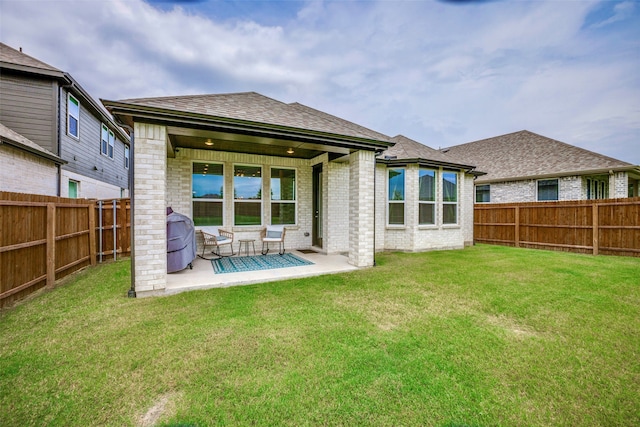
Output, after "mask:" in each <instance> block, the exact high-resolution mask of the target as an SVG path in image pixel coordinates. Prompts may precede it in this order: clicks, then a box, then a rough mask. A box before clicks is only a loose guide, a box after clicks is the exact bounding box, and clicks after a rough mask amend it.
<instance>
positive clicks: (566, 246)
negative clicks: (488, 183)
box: [473, 197, 640, 256]
mask: <svg viewBox="0 0 640 427" xmlns="http://www.w3.org/2000/svg"><path fill="white" fill-rule="evenodd" d="M473 234H474V240H475V241H476V242H479V243H490V244H500V245H508V246H516V247H526V248H540V249H553V250H562V251H570V252H578V253H589V254H594V255H598V254H601V255H622V256H640V198H638V197H635V198H629V199H606V200H579V201H562V202H536V203H510V204H506V203H501V204H476V205H475V207H474V230H473Z"/></svg>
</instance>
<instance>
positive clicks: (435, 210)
mask: <svg viewBox="0 0 640 427" xmlns="http://www.w3.org/2000/svg"><path fill="white" fill-rule="evenodd" d="M421 170H425V171H432V172H433V185H434V186H435V187H434V189H433V201H428V200H420V171H421ZM439 172H440V171H439V169H433V168H425V167H418V185H417V188H418V197H417V198H416V199H417V200H418V213H417V215H416V218H417V223H418V227H434V226H437V225H438V187H439V185H438V175H439ZM421 205H431V206H433V223H430V224H427V223H425V224H422V223H420V206H421Z"/></svg>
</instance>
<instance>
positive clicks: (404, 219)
mask: <svg viewBox="0 0 640 427" xmlns="http://www.w3.org/2000/svg"><path fill="white" fill-rule="evenodd" d="M392 171H402V200H399V199H392V198H391V197H389V196H390V194H389V192H390V190H391V188H390V182H389V181H390V179H391V178H390V176H389V175H390V173H391V172H392ZM386 178H387V179H386V181H387V184H386V187H387V226H389V227H404V226H405V225H406V223H407V209H406V200H407V188H406V184H407V169H406V168H393V167H390V168H387V174H386ZM394 204H398V205H400V204H401V205H402V223H391V222H390V220H391V205H394Z"/></svg>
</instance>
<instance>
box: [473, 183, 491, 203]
mask: <svg viewBox="0 0 640 427" xmlns="http://www.w3.org/2000/svg"><path fill="white" fill-rule="evenodd" d="M475 187H476V188H475V190H476V203H491V184H478V185H476V186H475ZM483 187H486V188H483ZM481 188H482V190H480V189H481ZM479 190H480V191H482V192H483V193H482V194H483V195H484V194H486V195H487V200H478V191H479Z"/></svg>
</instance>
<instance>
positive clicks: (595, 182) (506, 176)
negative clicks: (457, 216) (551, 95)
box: [442, 130, 640, 203]
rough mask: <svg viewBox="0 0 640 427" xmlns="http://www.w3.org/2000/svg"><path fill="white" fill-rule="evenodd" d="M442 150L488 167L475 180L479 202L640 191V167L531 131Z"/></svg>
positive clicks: (579, 197)
mask: <svg viewBox="0 0 640 427" xmlns="http://www.w3.org/2000/svg"><path fill="white" fill-rule="evenodd" d="M442 152H444V153H446V154H448V155H452V156H454V157H455V158H457V159H462V161H464V162H467V163H469V164H473V165H476V167H477V168H478V169H479V170H481V171H483V172H486V175H484V176H481V177H478V179H476V181H475V192H476V202H478V203H488V202H491V203H511V202H535V201H548V200H583V199H608V198H626V197H637V196H638V187H639V185H640V166H635V165H632V164H631V163H627V162H623V161H620V160H616V159H613V158H611V157H607V156H603V155H601V154H598V153H594V152H592V151H589V150H585V149H582V148H578V147H575V146H573V145H569V144H566V143H564V142H560V141H556V140H555V139H551V138H547V137H545V136H542V135H538V134H535V133H533V132H529V131H526V130H523V131H520V132H515V133H510V134H507V135H502V136H497V137H494V138H488V139H483V140H481V141H475V142H469V143H467V144H462V145H456V146H453V147H450V148H445V149H443V150H442Z"/></svg>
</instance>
